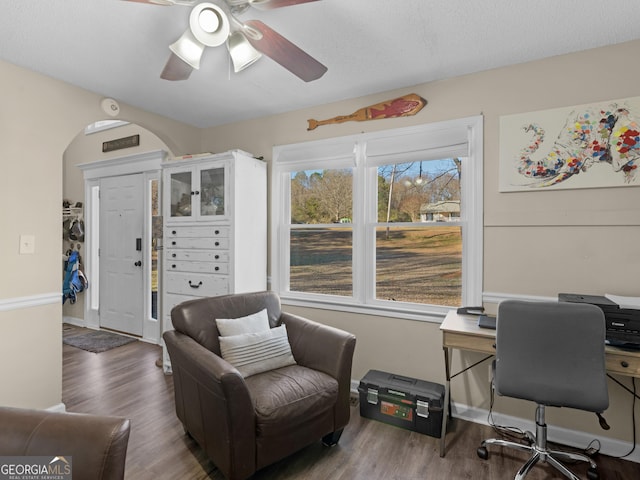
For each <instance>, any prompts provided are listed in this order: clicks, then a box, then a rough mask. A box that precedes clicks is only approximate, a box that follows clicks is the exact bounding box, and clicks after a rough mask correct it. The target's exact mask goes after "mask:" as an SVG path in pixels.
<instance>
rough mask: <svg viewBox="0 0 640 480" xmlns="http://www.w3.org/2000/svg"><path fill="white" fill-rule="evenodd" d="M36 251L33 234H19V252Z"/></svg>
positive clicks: (28, 252)
mask: <svg viewBox="0 0 640 480" xmlns="http://www.w3.org/2000/svg"><path fill="white" fill-rule="evenodd" d="M35 251H36V237H35V235H20V254H21V255H24V254H31V253H35Z"/></svg>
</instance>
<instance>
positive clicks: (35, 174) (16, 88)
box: [0, 61, 200, 408]
mask: <svg viewBox="0 0 640 480" xmlns="http://www.w3.org/2000/svg"><path fill="white" fill-rule="evenodd" d="M100 100H101V97H100V96H99V95H96V94H93V93H90V92H87V91H84V90H81V89H79V88H76V87H74V86H71V85H68V84H65V83H62V82H59V81H56V80H52V79H51V78H48V77H45V76H42V75H39V74H36V73H33V72H30V71H28V70H25V69H23V68H20V67H17V66H14V65H11V64H9V63H6V62H2V61H0V103H1V104H2V108H1V109H0V139H1V141H0V159H1V160H0V162H2V171H3V172H2V176H1V179H0V204H1V205H2V208H1V209H0V224H1V225H2V234H1V235H0V251H1V252H2V269H1V271H0V339H1V340H0V365H1V366H0V381H1V382H2V388H1V389H0V405H14V406H25V407H35V408H49V407H55V406H58V405H59V404H60V402H61V401H62V399H61V390H62V356H61V332H62V329H61V320H62V308H61V302H60V301H54V300H56V297H57V298H61V291H62V261H61V255H60V252H61V249H62V234H61V232H62V230H61V224H62V214H61V208H62V158H63V153H64V151H65V150H66V148H67V146H68V145H69V143H70V142H71V141H72V140H73V139H74V137H75V136H76V134H77V133H78V132H79V131H80V130H81V129H83V128H84V127H85V126H86V125H88V124H89V123H92V122H94V121H96V120H101V119H104V118H105V117H106V115H105V114H104V113H103V112H102V110H101V109H100ZM120 118H122V119H124V120H130V121H133V122H136V123H138V124H139V125H142V126H144V127H146V128H149V129H150V130H152V131H153V132H154V133H155V134H156V135H157V136H158V137H160V138H161V139H162V140H163V142H164V143H165V144H166V145H168V146H169V147H170V149H171V150H172V151H173V152H174V153H175V154H184V153H190V152H193V151H199V150H200V131H199V130H198V129H195V128H193V127H190V126H188V125H183V124H180V123H178V122H175V121H171V120H168V119H166V118H163V117H159V116H157V115H153V114H150V113H147V112H142V111H140V110H138V109H135V108H133V107H130V106H128V105H121V116H120ZM21 234H29V235H34V236H35V253H34V254H32V255H20V254H19V253H18V246H19V237H20V235H21ZM43 297H44V299H45V300H42V298H43ZM42 301H44V303H45V305H39V304H38V303H39V302H40V303H41V302H42Z"/></svg>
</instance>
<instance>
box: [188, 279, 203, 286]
mask: <svg viewBox="0 0 640 480" xmlns="http://www.w3.org/2000/svg"><path fill="white" fill-rule="evenodd" d="M200 285H202V281H200V282H198V284H197V285H194V284H192V283H191V280H189V286H190V287H191V288H200Z"/></svg>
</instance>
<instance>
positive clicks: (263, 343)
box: [218, 325, 296, 378]
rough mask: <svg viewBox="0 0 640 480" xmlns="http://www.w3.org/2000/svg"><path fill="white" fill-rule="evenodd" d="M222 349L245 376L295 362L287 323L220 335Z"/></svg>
mask: <svg viewBox="0 0 640 480" xmlns="http://www.w3.org/2000/svg"><path fill="white" fill-rule="evenodd" d="M218 339H219V340H220V352H221V354H222V358H224V359H225V360H226V361H227V362H229V363H230V364H231V365H233V366H234V367H236V368H237V369H238V371H239V372H240V374H241V375H242V376H243V377H244V378H246V377H250V376H251V375H255V374H257V373H262V372H266V371H268V370H273V369H276V368H280V367H286V366H287V365H295V364H296V361H295V359H294V358H293V354H292V353H291V346H290V345H289V339H288V337H287V329H286V327H285V326H284V325H280V326H279V327H275V328H271V329H269V330H268V331H266V332H257V333H245V334H242V335H232V336H230V337H218Z"/></svg>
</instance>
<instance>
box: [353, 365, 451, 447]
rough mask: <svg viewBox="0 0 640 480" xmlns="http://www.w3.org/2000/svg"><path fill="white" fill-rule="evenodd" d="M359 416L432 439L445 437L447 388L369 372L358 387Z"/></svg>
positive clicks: (382, 373)
mask: <svg viewBox="0 0 640 480" xmlns="http://www.w3.org/2000/svg"><path fill="white" fill-rule="evenodd" d="M358 397H359V399H360V415H361V416H362V417H365V418H371V419H374V420H379V421H381V422H384V423H389V424H391V425H395V426H397V427H402V428H406V429H408V430H412V431H414V432H418V433H423V434H425V435H430V436H432V437H438V438H439V437H440V436H441V434H442V407H443V405H444V385H441V384H439V383H433V382H427V381H425V380H418V379H416V378H409V377H402V376H400V375H395V374H393V373H388V372H381V371H379V370H369V372H367V374H366V375H365V376H364V378H363V379H362V380H360V385H359V386H358Z"/></svg>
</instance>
